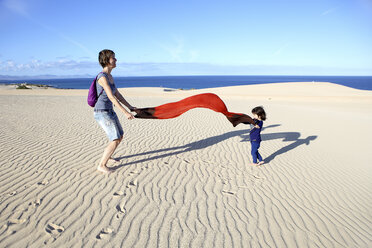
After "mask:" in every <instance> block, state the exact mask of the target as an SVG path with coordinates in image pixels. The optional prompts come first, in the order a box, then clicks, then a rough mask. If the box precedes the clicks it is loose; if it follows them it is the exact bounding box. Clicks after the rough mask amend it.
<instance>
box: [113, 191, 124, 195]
mask: <svg viewBox="0 0 372 248" xmlns="http://www.w3.org/2000/svg"><path fill="white" fill-rule="evenodd" d="M114 196H125V193H124V191H116V192H115V193H114Z"/></svg>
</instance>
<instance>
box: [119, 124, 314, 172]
mask: <svg viewBox="0 0 372 248" xmlns="http://www.w3.org/2000/svg"><path fill="white" fill-rule="evenodd" d="M278 126H280V124H276V125H270V126H267V127H264V128H263V129H262V130H265V129H268V128H275V127H278ZM249 131H250V129H244V130H237V131H232V132H228V133H224V134H221V135H217V136H213V137H209V138H206V139H202V140H198V141H195V142H191V143H189V144H186V145H183V146H177V147H170V148H164V149H158V150H154V151H148V152H143V153H137V154H134V155H128V156H124V157H120V158H119V159H120V160H122V159H124V160H125V159H128V158H132V157H137V156H146V155H151V154H157V153H164V154H157V155H154V156H151V157H148V158H144V159H140V160H136V161H132V162H129V163H125V164H121V165H118V166H115V167H113V169H115V170H116V169H119V168H121V167H124V166H128V165H132V164H136V163H143V162H147V161H151V160H154V159H159V158H165V157H169V156H174V155H178V154H181V153H184V152H190V151H195V150H200V149H204V148H206V147H209V146H212V145H215V144H218V143H220V142H222V141H224V140H227V139H230V138H232V137H236V136H240V137H241V138H242V140H241V142H249ZM300 136H301V134H300V133H299V132H282V133H269V134H266V133H265V134H262V135H261V137H262V140H263V141H267V140H275V139H282V141H283V142H290V141H293V143H290V144H289V145H287V146H285V147H282V148H280V149H279V150H278V151H276V152H274V153H273V154H271V155H269V156H268V157H266V158H264V161H265V163H268V162H270V161H272V160H273V159H274V158H275V157H276V156H278V155H280V154H283V153H286V152H288V151H290V150H293V149H295V148H296V147H298V146H300V145H303V144H306V145H309V144H310V141H311V140H315V139H316V138H317V136H308V137H307V138H304V139H301V138H300Z"/></svg>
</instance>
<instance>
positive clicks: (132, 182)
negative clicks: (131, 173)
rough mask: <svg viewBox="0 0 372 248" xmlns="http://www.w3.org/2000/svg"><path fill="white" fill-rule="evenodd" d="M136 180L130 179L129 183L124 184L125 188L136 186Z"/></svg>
mask: <svg viewBox="0 0 372 248" xmlns="http://www.w3.org/2000/svg"><path fill="white" fill-rule="evenodd" d="M137 185H138V182H137V180H133V181H130V182H129V184H128V185H127V186H126V187H127V188H129V187H132V186H137Z"/></svg>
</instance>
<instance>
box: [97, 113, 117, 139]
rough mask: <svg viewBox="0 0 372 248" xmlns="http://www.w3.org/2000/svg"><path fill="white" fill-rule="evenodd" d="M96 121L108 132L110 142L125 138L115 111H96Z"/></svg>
mask: <svg viewBox="0 0 372 248" xmlns="http://www.w3.org/2000/svg"><path fill="white" fill-rule="evenodd" d="M94 119H96V121H97V122H98V124H99V125H100V126H101V127H102V128H103V130H104V131H105V132H106V134H107V137H108V138H109V140H110V141H113V140H116V139H120V138H121V137H122V136H123V134H124V132H123V128H122V127H121V125H120V122H119V118H118V116H117V115H116V113H115V112H114V110H101V111H100V110H98V111H97V110H95V111H94Z"/></svg>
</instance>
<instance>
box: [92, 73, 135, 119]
mask: <svg viewBox="0 0 372 248" xmlns="http://www.w3.org/2000/svg"><path fill="white" fill-rule="evenodd" d="M98 83H99V84H100V85H101V86H102V87H103V89H104V90H105V92H106V94H107V97H108V98H109V99H110V101H111V102H112V103H113V104H114V105H115V106H116V107H117V108H119V109H120V110H121V112H123V113H124V114H125V115H126V116H127V118H128V119H133V118H134V117H133V115H132V114H131V113H129V112H128V111H127V110H126V109H125V108H124V107H123V106H122V105H121V104H120V103H119V101H118V100H117V99H116V98H115V96H114V94H113V93H112V90H111V87H110V85H109V82H108V81H107V79H106V77H101V78H100V79H99V80H98ZM116 92H117V91H116Z"/></svg>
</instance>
